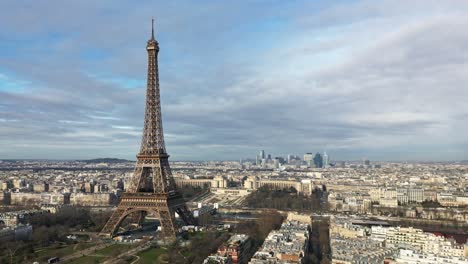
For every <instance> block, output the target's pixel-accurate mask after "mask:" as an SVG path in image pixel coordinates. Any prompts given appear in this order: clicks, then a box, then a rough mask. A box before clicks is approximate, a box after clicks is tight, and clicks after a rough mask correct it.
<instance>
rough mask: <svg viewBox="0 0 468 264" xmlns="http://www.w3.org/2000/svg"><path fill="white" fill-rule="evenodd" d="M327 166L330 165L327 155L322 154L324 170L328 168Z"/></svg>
mask: <svg viewBox="0 0 468 264" xmlns="http://www.w3.org/2000/svg"><path fill="white" fill-rule="evenodd" d="M329 165H330V160H329V157H328V154H327V153H326V152H323V166H324V167H325V168H328V166H329Z"/></svg>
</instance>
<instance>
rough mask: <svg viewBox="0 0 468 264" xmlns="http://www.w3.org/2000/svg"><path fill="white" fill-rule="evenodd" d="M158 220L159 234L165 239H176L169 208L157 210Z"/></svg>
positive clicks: (173, 220) (173, 221) (173, 222)
mask: <svg viewBox="0 0 468 264" xmlns="http://www.w3.org/2000/svg"><path fill="white" fill-rule="evenodd" d="M159 221H160V222H161V229H162V230H161V235H162V237H164V238H165V239H169V240H175V239H176V228H175V219H174V216H173V214H172V213H171V211H170V209H169V208H164V209H163V210H161V209H160V210H159Z"/></svg>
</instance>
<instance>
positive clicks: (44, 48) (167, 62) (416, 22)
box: [0, 0, 468, 160]
mask: <svg viewBox="0 0 468 264" xmlns="http://www.w3.org/2000/svg"><path fill="white" fill-rule="evenodd" d="M151 16H155V18H156V22H157V26H156V31H157V34H156V35H157V38H158V40H159V42H160V46H161V51H160V59H159V64H160V80H161V89H162V102H163V106H162V107H163V119H164V129H165V135H166V144H167V149H168V152H169V153H170V154H171V155H172V157H173V159H176V160H203V159H238V158H240V157H248V156H251V157H252V156H254V155H255V153H256V152H257V151H258V150H259V149H265V150H267V152H270V153H273V154H274V155H285V154H288V153H296V154H302V153H304V152H311V151H324V150H326V151H327V152H328V153H331V156H332V158H335V159H360V158H363V157H367V158H370V159H379V160H458V159H468V137H467V136H466V131H467V129H468V122H467V121H468V104H467V103H466V102H468V87H467V83H468V74H467V73H468V49H467V47H468V34H466V33H465V31H466V28H467V27H468V18H467V17H468V3H467V2H466V1H450V3H446V2H443V1H435V0H434V1H430V0H429V1H428V0H424V1H423V0H420V1H378V2H376V1H353V2H349V1H342V2H340V1H338V2H334V3H330V1H323V2H320V1H314V2H313V4H311V3H310V2H309V1H304V2H301V1H291V2H288V1H286V2H285V1H278V2H276V3H275V4H272V3H266V2H263V1H258V2H255V3H250V4H246V3H244V4H242V3H238V2H232V3H226V2H224V1H223V2H220V1H204V2H203V3H201V2H199V1H180V2H177V3H176V2H173V1H171V2H170V3H168V2H167V1H164V2H163V1H161V2H159V3H157V2H156V3H155V2H154V1H147V2H146V1H144V2H142V1H139V2H138V5H136V4H135V3H134V2H132V1H119V2H115V1H99V2H96V1H75V2H67V3H64V2H63V1H48V2H47V4H44V3H39V2H37V1H30V2H29V3H25V2H21V3H20V2H18V1H9V2H8V3H7V1H3V2H1V3H0V24H1V25H2V27H1V29H0V158H54V159H62V158H64V159H75V158H93V157H102V156H113V157H120V158H133V157H134V155H135V154H136V153H137V152H138V148H139V142H140V134H141V129H142V125H143V120H142V119H143V111H144V95H145V91H144V89H145V79H146V76H145V74H146V51H145V44H146V40H147V39H148V37H149V28H150V24H149V22H150V19H151Z"/></svg>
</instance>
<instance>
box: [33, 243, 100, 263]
mask: <svg viewBox="0 0 468 264" xmlns="http://www.w3.org/2000/svg"><path fill="white" fill-rule="evenodd" d="M94 245H95V244H94V243H79V244H71V245H52V246H50V247H45V248H38V249H36V253H37V258H40V259H48V258H51V257H63V256H67V255H70V254H72V253H73V252H75V251H78V250H82V249H85V248H89V247H92V246H94Z"/></svg>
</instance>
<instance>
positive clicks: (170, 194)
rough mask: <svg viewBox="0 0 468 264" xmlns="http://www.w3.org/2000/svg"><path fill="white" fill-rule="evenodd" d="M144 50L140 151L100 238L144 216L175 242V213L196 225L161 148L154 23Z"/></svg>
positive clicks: (162, 147) (157, 46)
mask: <svg viewBox="0 0 468 264" xmlns="http://www.w3.org/2000/svg"><path fill="white" fill-rule="evenodd" d="M146 50H147V52H148V79H147V88H146V109H145V126H144V129H143V137H142V140H141V148H140V152H139V154H138V155H137V162H136V166H135V170H134V172H133V176H132V177H131V179H130V182H129V186H128V188H127V190H126V192H124V193H123V194H122V197H121V200H120V203H119V205H118V207H117V209H116V210H115V211H114V212H113V214H112V216H111V217H110V218H109V220H108V222H107V223H106V225H105V226H104V228H103V229H102V231H101V235H102V236H107V237H112V236H114V234H115V232H116V230H117V229H118V228H119V226H120V224H121V223H122V221H123V220H124V219H125V218H127V217H129V216H130V215H131V216H130V217H131V218H130V219H133V220H136V221H137V224H139V225H140V224H141V222H142V221H143V220H144V218H145V217H146V215H147V214H152V215H155V216H156V217H157V218H158V219H159V221H160V223H161V228H162V230H161V235H162V237H164V238H170V239H175V238H176V233H177V227H176V224H175V213H177V214H178V215H179V216H180V217H181V219H182V220H183V221H184V222H185V223H186V224H195V220H194V218H193V216H192V214H191V213H190V211H189V210H188V209H187V207H186V205H185V202H184V201H183V199H182V196H181V195H180V193H178V192H177V190H176V185H175V181H174V178H173V177H172V173H171V168H170V167H169V160H168V158H169V155H168V154H167V152H166V147H165V144H164V135H163V127H162V120H161V103H160V95H159V76H158V75H159V74H158V52H159V44H158V42H157V41H156V39H155V38H154V19H153V20H152V24H151V39H150V40H148V42H147V45H146Z"/></svg>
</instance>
